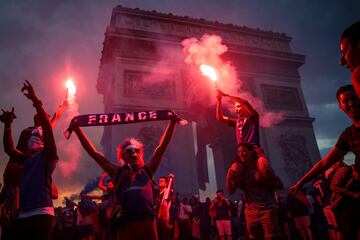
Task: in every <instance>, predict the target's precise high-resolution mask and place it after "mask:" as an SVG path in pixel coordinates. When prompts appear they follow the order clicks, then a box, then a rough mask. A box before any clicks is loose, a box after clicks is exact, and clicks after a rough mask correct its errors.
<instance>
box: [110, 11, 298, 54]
mask: <svg viewBox="0 0 360 240" xmlns="http://www.w3.org/2000/svg"><path fill="white" fill-rule="evenodd" d="M116 27H124V28H131V29H137V30H149V31H150V32H154V33H166V34H171V35H178V36H181V37H190V36H191V37H193V36H194V35H199V34H200V35H202V34H204V33H212V34H218V35H221V36H223V37H224V39H225V41H227V42H229V43H233V44H238V45H245V46H249V47H254V48H262V49H269V50H276V51H282V52H291V50H290V46H289V43H288V41H285V40H279V39H276V38H272V37H266V36H256V35H255V34H254V33H252V34H248V33H246V32H238V31H236V28H234V30H233V31H232V32H231V34H229V32H230V31H231V30H229V29H227V30H223V29H221V28H212V29H210V28H209V27H203V26H199V25H198V26H197V25H195V24H192V25H189V24H186V23H178V22H169V21H167V20H160V19H155V18H153V19H151V18H149V17H148V16H138V15H137V16H132V15H130V14H120V13H119V15H118V16H117V18H116Z"/></svg>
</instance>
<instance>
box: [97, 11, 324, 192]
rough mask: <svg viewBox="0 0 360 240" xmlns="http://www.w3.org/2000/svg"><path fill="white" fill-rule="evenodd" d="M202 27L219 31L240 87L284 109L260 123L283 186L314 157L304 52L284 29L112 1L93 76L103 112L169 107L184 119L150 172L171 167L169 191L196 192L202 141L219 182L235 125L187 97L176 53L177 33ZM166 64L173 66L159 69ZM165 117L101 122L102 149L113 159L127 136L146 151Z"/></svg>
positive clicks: (204, 174)
mask: <svg viewBox="0 0 360 240" xmlns="http://www.w3.org/2000/svg"><path fill="white" fill-rule="evenodd" d="M205 33H207V34H216V35H219V36H221V37H222V39H223V42H224V44H226V45H227V46H228V48H229V49H228V51H227V52H226V54H224V56H223V57H224V59H225V60H229V61H231V63H232V64H233V65H234V66H235V67H236V71H237V74H238V76H239V78H240V79H242V80H243V81H244V79H245V81H246V82H247V85H246V88H248V90H249V91H251V93H252V94H253V95H254V96H256V97H258V98H260V99H262V100H263V101H264V105H265V107H266V109H268V110H269V111H273V112H282V113H283V114H284V116H285V120H284V121H282V122H281V123H279V124H277V125H275V126H273V127H270V128H262V129H261V144H262V146H263V148H264V149H265V152H266V154H267V156H268V157H269V159H270V160H271V162H272V165H273V167H274V169H275V171H276V172H277V174H278V175H279V176H280V177H281V178H282V179H283V181H284V183H285V185H286V186H289V185H290V184H292V183H293V182H294V181H295V180H296V179H297V178H298V177H300V176H301V175H302V174H303V173H304V172H305V171H306V170H308V169H309V168H310V166H311V165H313V163H314V162H315V161H317V160H319V159H320V153H319V149H318V147H317V143H316V139H315V136H314V131H313V125H312V123H313V121H314V119H313V118H311V117H310V116H309V112H308V110H307V106H306V103H305V100H304V96H303V93H302V89H301V85H300V82H301V79H300V76H299V71H298V69H299V68H300V67H301V66H302V65H303V64H304V63H305V56H304V55H300V54H296V53H293V52H292V50H291V48H290V42H291V38H290V37H288V36H286V35H285V34H281V33H274V32H269V31H262V30H258V29H251V28H247V27H239V26H234V25H232V24H222V23H218V22H210V21H206V20H203V19H194V18H189V17H181V16H174V15H172V14H163V13H158V12H155V11H143V10H139V9H129V8H125V7H121V6H118V7H115V8H114V9H113V12H112V16H111V21H110V25H109V26H108V27H107V29H106V33H105V40H104V43H103V51H102V56H101V62H100V69H99V76H98V81H97V90H98V92H99V93H100V94H102V95H103V103H104V112H123V111H140V110H153V109H154V110H158V109H174V110H175V111H176V112H177V113H179V115H180V116H182V117H184V118H186V119H188V120H189V121H190V124H188V125H187V126H182V127H178V128H177V129H176V132H175V134H174V138H173V140H172V142H171V144H170V146H169V148H168V150H167V152H166V156H165V159H164V162H163V164H162V166H161V169H160V171H159V173H158V175H157V176H159V175H167V173H168V172H173V173H174V174H175V188H176V191H178V192H179V193H180V194H181V195H193V194H198V193H199V188H200V189H204V187H205V186H206V185H205V183H206V182H207V181H208V180H209V179H208V178H209V175H208V162H207V160H206V159H207V154H206V148H205V146H208V147H210V148H211V149H212V153H213V157H214V165H215V173H216V174H215V175H216V182H217V188H222V189H225V174H226V170H227V168H228V166H229V165H230V163H231V161H232V160H233V157H234V153H235V149H236V140H235V131H234V130H233V129H231V128H228V127H226V126H223V125H222V124H221V123H218V122H216V120H215V112H214V111H215V106H211V107H210V108H202V107H201V106H198V107H197V106H196V104H192V103H191V99H190V100H189V99H188V95H187V93H188V91H189V88H188V86H189V81H191V77H190V76H189V74H188V72H187V70H186V66H185V65H184V59H183V56H180V55H179V54H178V53H181V44H180V43H181V41H182V40H184V39H185V38H189V37H196V38H200V37H201V36H202V35H203V34H205ZM174 49H177V51H173V50H174ZM174 68H176V69H180V70H179V71H170V70H169V71H166V69H174ZM149 79H150V80H151V81H149ZM194 108H196V111H194ZM194 123H196V124H194ZM165 125H166V123H162V122H150V123H142V124H132V125H127V126H126V127H124V126H107V127H105V129H104V134H103V138H102V145H103V147H104V152H105V154H106V155H108V156H109V157H110V158H111V159H113V160H115V159H116V147H117V145H118V144H119V143H120V142H121V141H122V139H124V138H126V137H128V136H134V137H137V138H139V139H140V140H142V141H143V142H144V143H145V144H144V145H145V147H146V149H145V158H149V154H151V153H152V151H153V149H154V147H155V146H156V144H157V142H158V141H159V137H160V135H161V133H162V130H163V128H164V127H165ZM194 126H196V128H194Z"/></svg>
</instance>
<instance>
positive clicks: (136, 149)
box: [125, 148, 140, 153]
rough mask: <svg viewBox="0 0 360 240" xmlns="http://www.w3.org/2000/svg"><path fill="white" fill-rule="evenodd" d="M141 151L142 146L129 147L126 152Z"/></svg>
mask: <svg viewBox="0 0 360 240" xmlns="http://www.w3.org/2000/svg"><path fill="white" fill-rule="evenodd" d="M133 151H134V152H136V153H140V148H127V149H126V150H125V153H132V152H133Z"/></svg>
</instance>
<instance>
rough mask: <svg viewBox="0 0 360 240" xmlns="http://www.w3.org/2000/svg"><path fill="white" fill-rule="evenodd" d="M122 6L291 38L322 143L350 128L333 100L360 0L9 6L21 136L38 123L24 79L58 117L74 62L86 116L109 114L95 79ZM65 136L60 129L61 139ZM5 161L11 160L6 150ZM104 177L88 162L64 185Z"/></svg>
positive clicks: (39, 1) (7, 28) (6, 42)
mask: <svg viewBox="0 0 360 240" xmlns="http://www.w3.org/2000/svg"><path fill="white" fill-rule="evenodd" d="M118 4H120V5H122V6H127V7H131V8H135V7H139V8H141V9H144V10H156V11H158V12H163V13H173V14H175V15H181V16H186V15H187V16H190V17H194V18H204V19H207V20H211V21H219V22H223V23H233V24H236V25H239V26H243V25H245V26H248V27H253V28H260V29H263V30H269V31H270V30H271V31H275V32H284V33H286V34H287V35H289V36H291V37H292V38H293V40H292V42H291V46H292V49H293V51H294V52H296V53H299V54H304V55H306V63H305V64H304V66H302V67H301V68H300V74H301V80H302V86H303V91H304V95H305V98H306V101H307V104H308V106H309V110H310V115H311V116H312V117H316V118H317V119H316V122H315V123H314V126H315V132H316V135H317V137H318V138H319V139H330V140H329V141H330V142H331V141H332V139H336V138H337V136H338V135H339V133H340V132H341V130H342V129H343V128H345V127H346V126H347V125H348V120H347V119H346V117H345V115H344V114H343V113H341V112H340V111H339V110H337V109H336V100H335V97H334V95H335V91H336V89H337V88H338V86H339V85H341V84H343V83H348V82H350V81H349V73H348V72H347V70H345V69H344V68H342V67H340V66H339V65H338V58H339V49H338V48H339V47H338V45H339V35H340V33H341V32H342V30H343V29H344V28H345V27H347V26H348V25H350V24H351V23H352V22H355V21H356V20H359V14H358V10H359V9H360V3H359V1H334V0H333V1H331V0H330V1H325V0H323V1H310V0H303V1H302V0H299V1H288V0H278V1H254V0H253V1H248V0H246V1H245V0H226V1H218V0H212V1H210V0H198V1H193V0H191V1H190V0H182V1H175V0H167V1H163V0H157V1H155V0H147V1H140V0H128V1H113V0H77V1H74V0H62V1H47V0H27V1H20V0H18V1H16V0H15V1H14V0H2V1H1V2H0V46H1V51H0V79H1V88H0V99H1V104H0V105H1V106H0V107H6V108H9V107H11V106H15V109H16V112H17V115H18V119H16V121H15V122H14V127H15V132H14V135H15V138H17V136H18V135H19V133H20V130H21V129H22V128H25V127H26V126H29V125H31V123H32V120H31V116H32V114H33V113H34V110H33V108H32V106H31V104H30V103H29V101H28V100H26V99H25V98H24V97H23V96H22V94H21V93H20V91H19V89H20V88H21V84H22V81H23V80H24V79H29V80H30V81H32V82H33V83H34V87H35V88H36V90H37V92H38V95H39V97H41V99H42V100H43V102H44V106H45V107H46V108H47V109H48V111H49V112H53V111H54V110H55V108H56V106H57V105H58V103H59V102H60V100H61V99H62V98H63V91H62V90H60V89H61V87H62V86H60V85H59V84H60V83H59V84H58V83H57V82H59V81H60V80H61V79H62V77H64V76H65V73H64V72H65V69H66V66H67V64H70V65H71V66H72V68H73V69H75V72H76V73H78V77H79V81H80V82H81V83H82V85H81V86H79V93H78V102H79V106H80V113H88V112H101V111H102V110H103V107H102V96H100V95H98V94H97V92H96V89H95V86H96V78H97V71H98V66H99V59H100V55H101V50H102V42H103V39H104V32H105V30H106V26H107V25H108V23H109V21H110V16H111V11H112V8H113V7H115V6H116V5H118ZM89 96H91V98H89ZM334 104H335V105H334ZM326 106H328V107H326ZM62 130H63V129H55V131H56V132H57V133H56V134H57V136H61V132H62ZM92 131H93V132H90V134H89V135H90V137H91V139H92V140H93V141H94V142H95V143H96V144H97V145H99V141H100V137H101V129H98V130H92ZM0 141H1V143H0V145H2V140H0ZM324 148H326V146H324ZM0 157H1V158H2V159H7V158H6V157H4V154H3V152H2V151H1V152H0ZM2 164H4V163H2ZM56 174H57V178H58V181H60V180H59V179H60V176H58V175H59V173H58V172H57V173H56ZM99 174H100V170H99V168H98V167H97V166H96V164H95V163H93V162H92V160H91V159H88V158H83V159H81V161H80V163H79V168H78V170H77V173H76V175H75V176H74V177H73V178H71V179H64V180H61V181H60V182H61V183H60V185H62V186H61V187H63V188H66V186H70V185H77V184H83V185H84V184H85V183H86V182H87V181H88V180H89V179H93V178H94V177H96V176H98V175H99ZM58 185H59V183H58ZM80 189H81V188H80ZM80 189H79V190H80ZM60 190H61V188H60Z"/></svg>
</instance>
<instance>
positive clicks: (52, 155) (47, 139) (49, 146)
mask: <svg viewBox="0 0 360 240" xmlns="http://www.w3.org/2000/svg"><path fill="white" fill-rule="evenodd" d="M21 91H22V92H23V93H24V95H25V96H26V97H27V98H29V99H30V100H31V101H32V103H33V106H34V107H35V109H36V113H37V115H38V116H39V121H40V125H41V127H42V129H43V134H44V135H43V137H44V154H45V155H46V159H48V160H57V159H58V157H57V151H56V144H55V138H54V134H53V131H52V127H51V123H50V119H49V117H48V114H47V113H46V112H45V110H44V108H43V107H42V102H41V101H40V100H39V98H38V97H37V96H36V94H35V91H34V89H33V87H32V86H31V84H30V82H29V81H27V80H25V82H24V85H23V87H22V89H21Z"/></svg>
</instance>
